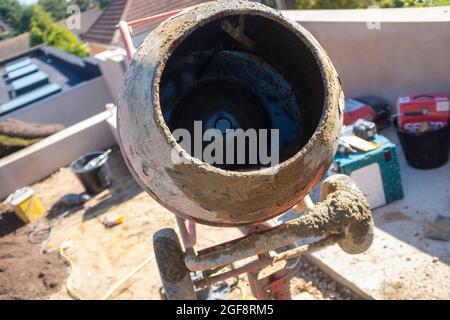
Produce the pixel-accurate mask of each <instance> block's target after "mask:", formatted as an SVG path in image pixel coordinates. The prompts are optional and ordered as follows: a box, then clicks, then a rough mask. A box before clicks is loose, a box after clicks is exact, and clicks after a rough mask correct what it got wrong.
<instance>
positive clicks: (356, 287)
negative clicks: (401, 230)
mask: <svg viewBox="0 0 450 320" xmlns="http://www.w3.org/2000/svg"><path fill="white" fill-rule="evenodd" d="M308 259H310V260H311V262H313V263H315V264H316V265H317V266H319V267H320V268H321V269H322V270H323V271H324V272H326V273H327V274H329V275H330V276H332V277H333V278H334V279H335V280H337V281H338V282H340V283H342V284H343V285H346V286H347V287H349V288H350V289H352V290H353V291H354V292H355V293H357V294H358V295H360V296H361V297H362V298H366V299H381V300H385V299H389V300H390V299H393V300H397V299H402V300H403V299H450V267H449V266H448V265H447V264H446V263H443V262H441V261H440V260H439V259H438V258H437V257H433V256H431V255H428V254H426V253H424V252H422V251H421V250H419V249H417V248H415V247H413V246H411V245H408V244H406V243H404V242H403V241H400V240H398V239H397V238H395V237H393V236H391V235H389V234H388V233H386V232H384V231H382V230H380V229H378V228H375V241H374V243H373V245H372V247H371V248H370V249H369V250H368V251H367V252H365V253H364V254H361V255H354V256H352V255H348V254H346V253H344V252H343V251H342V250H341V249H340V248H339V246H338V245H334V246H331V247H328V248H326V249H323V250H320V251H318V252H316V253H313V254H310V255H308Z"/></svg>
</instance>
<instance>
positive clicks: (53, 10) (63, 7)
mask: <svg viewBox="0 0 450 320" xmlns="http://www.w3.org/2000/svg"><path fill="white" fill-rule="evenodd" d="M38 4H39V5H40V6H42V8H44V10H45V11H47V12H48V13H50V15H51V16H52V18H53V19H54V20H55V21H59V20H62V19H64V18H66V16H67V6H68V4H67V1H65V0H39V2H38Z"/></svg>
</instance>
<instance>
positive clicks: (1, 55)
mask: <svg viewBox="0 0 450 320" xmlns="http://www.w3.org/2000/svg"><path fill="white" fill-rule="evenodd" d="M100 13H101V11H100V10H99V9H98V8H92V9H89V10H86V11H85V12H82V13H81V15H80V27H81V29H80V30H71V31H72V32H73V33H74V34H76V35H80V34H83V33H85V32H87V30H88V29H89V27H90V26H91V25H92V24H93V23H94V22H95V21H96V20H97V18H98V17H99V16H100ZM57 24H58V25H59V26H61V27H66V19H64V20H61V21H58V22H57ZM35 48H36V47H34V48H32V47H30V34H29V33H28V32H26V33H23V34H21V35H18V36H16V37H14V38H10V39H5V40H3V41H0V60H1V61H3V60H7V59H10V58H13V57H15V56H17V55H20V54H22V53H26V52H27V51H31V50H33V49H35Z"/></svg>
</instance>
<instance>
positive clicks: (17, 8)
mask: <svg viewBox="0 0 450 320" xmlns="http://www.w3.org/2000/svg"><path fill="white" fill-rule="evenodd" d="M21 15H22V6H21V4H20V3H19V1H17V0H0V19H2V20H3V21H5V22H6V23H7V24H9V25H10V26H11V27H12V28H14V29H15V28H16V26H17V25H18V24H19V23H20V18H21Z"/></svg>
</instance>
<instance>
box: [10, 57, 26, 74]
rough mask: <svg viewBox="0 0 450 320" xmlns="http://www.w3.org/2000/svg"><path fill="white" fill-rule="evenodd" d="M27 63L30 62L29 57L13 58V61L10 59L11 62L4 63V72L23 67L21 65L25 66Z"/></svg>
mask: <svg viewBox="0 0 450 320" xmlns="http://www.w3.org/2000/svg"><path fill="white" fill-rule="evenodd" d="M29 64H31V59H30V58H25V59H19V60H15V61H12V62H10V63H8V64H6V66H5V72H6V73H9V72H11V71H14V70H17V69H20V68H23V67H25V66H27V65H29Z"/></svg>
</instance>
